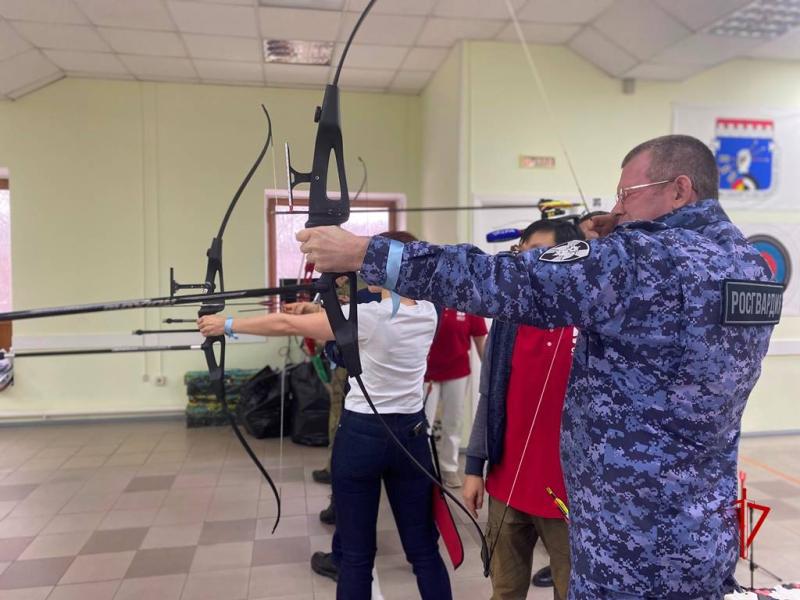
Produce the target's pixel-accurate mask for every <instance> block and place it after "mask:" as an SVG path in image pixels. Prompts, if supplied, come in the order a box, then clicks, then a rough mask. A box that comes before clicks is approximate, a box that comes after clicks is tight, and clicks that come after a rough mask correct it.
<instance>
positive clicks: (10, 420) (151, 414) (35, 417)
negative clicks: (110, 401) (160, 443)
mask: <svg viewBox="0 0 800 600" xmlns="http://www.w3.org/2000/svg"><path fill="white" fill-rule="evenodd" d="M185 417H186V415H185V413H184V409H183V408H149V409H142V410H117V411H92V412H65V413H55V412H50V413H7V414H0V427H8V426H19V425H37V426H38V425H63V424H64V423H69V424H81V423H111V422H118V421H159V420H178V419H181V420H182V419H184V418H185Z"/></svg>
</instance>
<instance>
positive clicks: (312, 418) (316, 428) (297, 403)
mask: <svg viewBox="0 0 800 600" xmlns="http://www.w3.org/2000/svg"><path fill="white" fill-rule="evenodd" d="M287 380H288V382H289V387H290V388H291V390H292V441H293V442H295V443H296V444H303V445H304V446H327V445H328V414H329V413H330V410H331V397H330V394H329V393H328V388H327V387H325V384H324V383H322V381H321V380H320V378H319V375H318V374H317V371H316V369H315V368H314V365H313V364H311V362H304V363H301V364H299V365H296V366H294V367H292V368H291V370H290V371H289V376H288V377H287Z"/></svg>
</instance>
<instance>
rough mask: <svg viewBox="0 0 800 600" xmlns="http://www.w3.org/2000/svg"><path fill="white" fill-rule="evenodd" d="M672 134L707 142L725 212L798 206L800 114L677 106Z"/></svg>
mask: <svg viewBox="0 0 800 600" xmlns="http://www.w3.org/2000/svg"><path fill="white" fill-rule="evenodd" d="M672 132H673V133H681V134H685V135H692V136H694V137H696V138H699V139H701V140H703V141H704V142H705V143H707V144H708V146H709V148H711V151H712V152H714V156H715V157H716V159H717V166H718V167H719V173H720V177H719V188H720V201H721V202H722V205H723V207H724V208H725V210H747V211H766V210H769V211H797V210H800V197H798V190H800V169H797V168H796V165H798V164H800V112H798V111H797V110H778V109H753V108H749V109H748V108H732V107H697V106H686V105H680V104H676V105H673V110H672Z"/></svg>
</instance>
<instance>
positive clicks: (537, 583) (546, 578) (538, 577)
mask: <svg viewBox="0 0 800 600" xmlns="http://www.w3.org/2000/svg"><path fill="white" fill-rule="evenodd" d="M531 583H532V584H533V586H534V587H541V588H544V587H553V572H552V571H551V570H550V567H542V568H541V569H539V570H538V571H536V573H534V575H533V579H532V580H531Z"/></svg>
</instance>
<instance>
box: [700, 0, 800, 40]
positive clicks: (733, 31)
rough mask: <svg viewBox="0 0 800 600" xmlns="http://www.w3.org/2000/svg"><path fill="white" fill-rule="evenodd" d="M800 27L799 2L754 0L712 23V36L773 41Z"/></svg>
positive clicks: (709, 30)
mask: <svg viewBox="0 0 800 600" xmlns="http://www.w3.org/2000/svg"><path fill="white" fill-rule="evenodd" d="M798 26H800V0H755V1H754V2H750V3H749V4H747V5H745V6H743V7H742V8H740V9H739V10H737V11H735V12H733V13H731V14H730V15H728V16H727V17H724V18H722V19H720V20H719V21H717V22H716V23H713V24H712V25H710V26H709V28H708V33H710V34H712V35H723V36H735V37H747V38H758V39H765V40H772V39H775V38H777V37H780V36H782V35H783V34H785V33H787V32H788V31H789V30H791V29H794V28H795V27H798Z"/></svg>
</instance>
